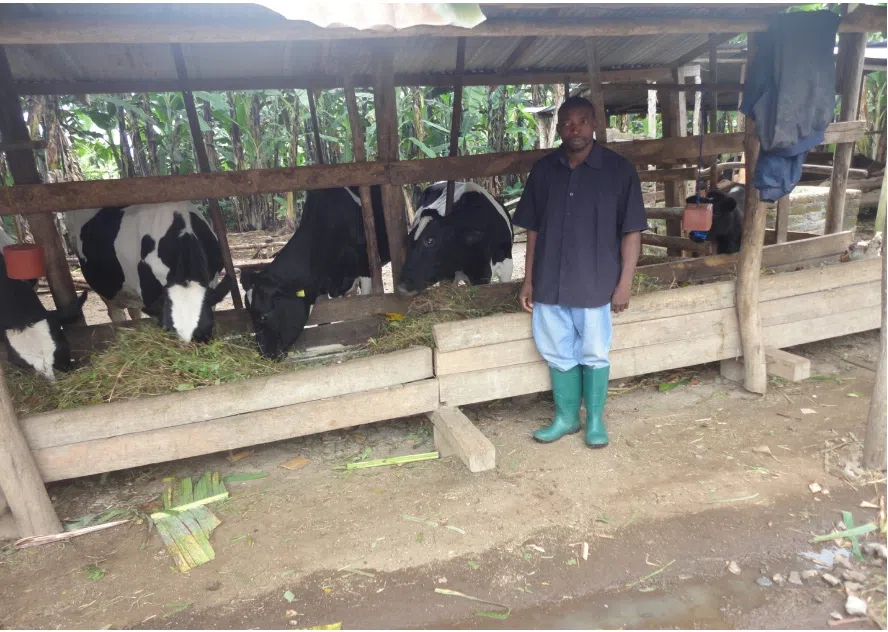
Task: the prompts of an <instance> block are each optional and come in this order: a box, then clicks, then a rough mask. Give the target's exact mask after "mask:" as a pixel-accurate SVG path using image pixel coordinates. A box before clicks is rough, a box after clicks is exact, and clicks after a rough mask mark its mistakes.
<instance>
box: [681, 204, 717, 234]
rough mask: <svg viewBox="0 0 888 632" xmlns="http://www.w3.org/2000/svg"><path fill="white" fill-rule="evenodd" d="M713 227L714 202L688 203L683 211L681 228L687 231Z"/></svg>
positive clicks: (706, 229)
mask: <svg viewBox="0 0 888 632" xmlns="http://www.w3.org/2000/svg"><path fill="white" fill-rule="evenodd" d="M710 228H712V204H688V205H686V206H685V207H684V210H683V211H682V213H681V229H682V230H683V231H686V232H691V231H695V230H701V231H708V230H709V229H710Z"/></svg>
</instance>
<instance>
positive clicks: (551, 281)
mask: <svg viewBox="0 0 888 632" xmlns="http://www.w3.org/2000/svg"><path fill="white" fill-rule="evenodd" d="M513 221H514V223H515V225H516V226H521V227H522V228H526V229H527V230H529V231H536V232H537V233H538V234H537V241H536V251H535V253H534V262H533V300H534V302H537V303H544V304H548V305H563V306H565V307H601V306H602V305H607V304H608V303H610V300H611V295H612V294H613V293H614V290H615V289H616V288H617V283H619V280H620V272H621V271H622V256H621V253H620V244H621V241H622V237H623V235H624V234H625V233H630V232H634V231H641V230H645V229H646V228H647V218H646V217H645V213H644V199H643V197H642V195H641V182H640V181H639V179H638V172H637V171H636V170H635V167H634V166H633V165H632V163H630V162H629V161H628V160H626V159H625V158H623V157H622V156H620V155H619V154H618V153H616V152H614V151H612V150H610V149H607V148H605V147H602V146H601V145H599V144H598V143H595V145H594V146H593V148H592V151H590V152H589V155H588V156H587V157H586V160H585V161H584V162H582V163H580V164H579V165H578V166H577V167H576V168H575V169H571V168H570V165H569V163H568V162H567V154H566V152H565V151H564V149H558V150H556V151H554V152H552V153H551V154H549V155H548V156H546V157H545V158H541V159H540V160H539V161H537V163H536V164H535V165H534V166H533V168H532V169H531V171H530V176H529V177H528V178H527V185H526V186H525V187H524V193H523V194H522V196H521V200H520V202H519V203H518V208H517V209H516V210H515V217H514V220H513Z"/></svg>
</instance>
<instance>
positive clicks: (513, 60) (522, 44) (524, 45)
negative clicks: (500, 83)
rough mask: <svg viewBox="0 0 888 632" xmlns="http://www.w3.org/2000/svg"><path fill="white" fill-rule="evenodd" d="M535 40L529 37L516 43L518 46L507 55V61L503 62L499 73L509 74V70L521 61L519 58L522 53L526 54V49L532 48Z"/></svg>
mask: <svg viewBox="0 0 888 632" xmlns="http://www.w3.org/2000/svg"><path fill="white" fill-rule="evenodd" d="M536 40H537V38H536V37H535V36H533V35H531V36H529V37H525V38H523V39H522V40H520V41H519V42H518V45H517V46H515V48H514V50H512V52H511V53H509V57H508V59H506V61H505V62H503V65H502V66H500V68H499V71H500V72H501V73H503V74H505V73H507V72H509V71H510V70H512V68H514V67H515V64H517V63H518V62H519V61H521V57H522V56H523V55H524V53H526V52H527V49H529V48H530V47H531V46H533V43H534V42H535V41H536Z"/></svg>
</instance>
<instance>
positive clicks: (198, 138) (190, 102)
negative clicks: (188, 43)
mask: <svg viewBox="0 0 888 632" xmlns="http://www.w3.org/2000/svg"><path fill="white" fill-rule="evenodd" d="M172 49H173V58H174V60H175V62H176V74H177V75H178V76H179V81H181V82H182V87H183V88H184V87H185V85H186V83H187V81H188V72H187V70H186V69H185V57H184V56H183V55H182V47H181V46H180V45H179V44H172ZM182 100H183V101H184V102H185V112H186V114H187V115H188V127H189V128H191V142H192V143H193V144H194V156H195V158H197V167H198V170H199V171H200V172H201V173H210V171H211V170H210V161H209V159H208V158H207V147H206V145H204V139H203V132H201V131H200V122H199V120H198V118H197V108H195V107H194V95H192V94H191V91H190V90H182ZM207 206H208V207H209V209H210V220H211V221H212V222H213V231H214V232H215V233H216V239H218V240H219V246H220V248H221V249H222V265H223V266H224V267H225V274H227V275H228V277H229V278H230V279H231V301H232V303H234V309H243V308H244V304H243V302H242V301H241V295H240V289H238V286H237V276H236V275H235V273H234V263H233V262H232V260H231V249H230V248H229V247H228V230H227V229H226V228H225V220H224V219H223V217H222V209H220V208H219V202H218V201H217V200H213V199H210V200H207Z"/></svg>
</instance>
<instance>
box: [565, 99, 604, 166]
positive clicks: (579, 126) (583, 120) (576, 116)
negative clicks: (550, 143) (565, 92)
mask: <svg viewBox="0 0 888 632" xmlns="http://www.w3.org/2000/svg"><path fill="white" fill-rule="evenodd" d="M595 125H596V118H595V107H594V106H593V105H592V103H591V102H590V101H589V100H587V99H584V98H583V97H570V98H569V99H565V101H564V103H562V104H561V107H560V108H558V125H557V126H556V128H555V129H556V131H557V132H558V136H560V137H561V142H562V144H563V145H564V146H565V148H566V149H567V150H568V151H571V152H581V151H583V150H585V149H587V148H588V147H589V146H590V145H591V144H592V138H593V134H594V133H595Z"/></svg>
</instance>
